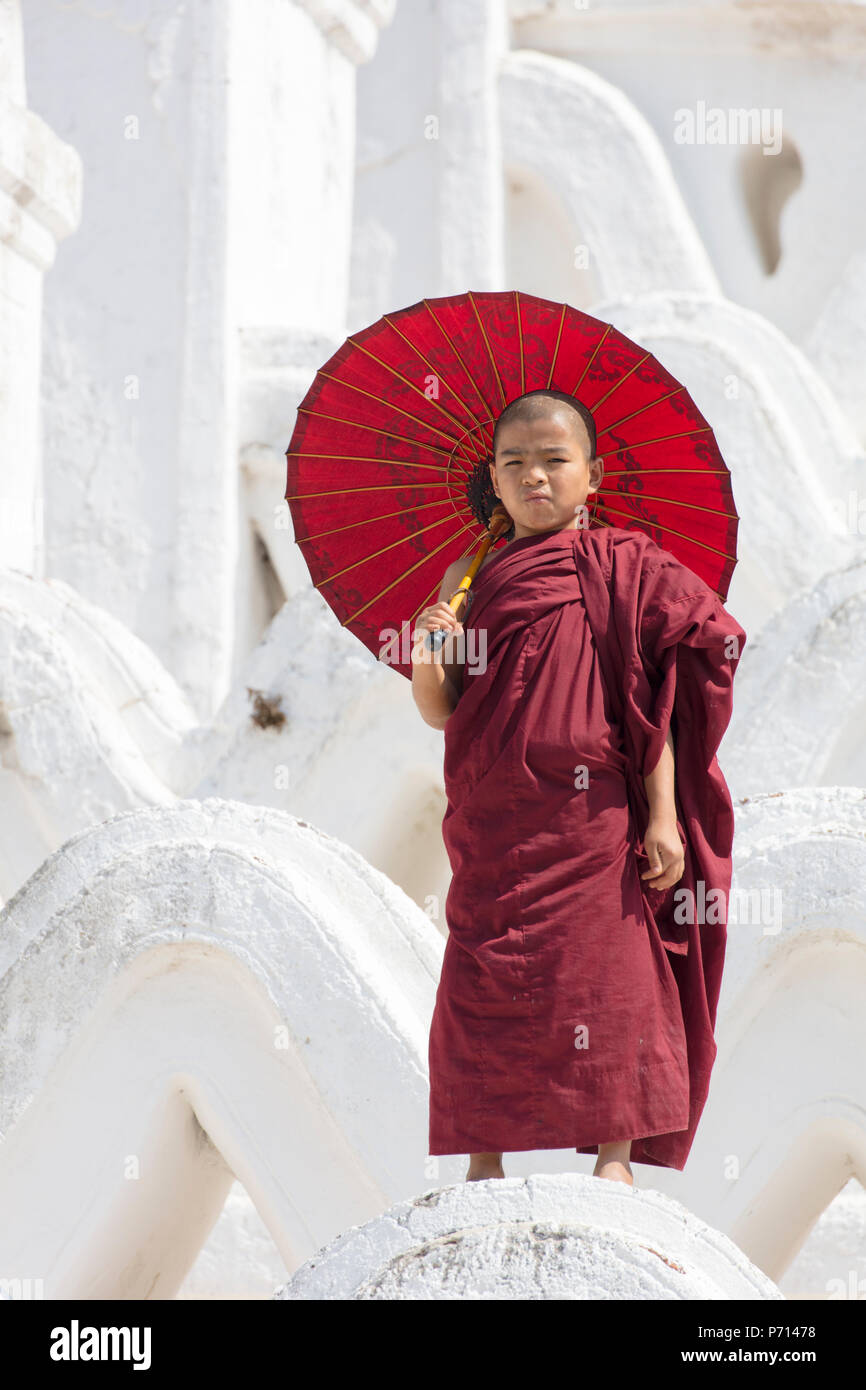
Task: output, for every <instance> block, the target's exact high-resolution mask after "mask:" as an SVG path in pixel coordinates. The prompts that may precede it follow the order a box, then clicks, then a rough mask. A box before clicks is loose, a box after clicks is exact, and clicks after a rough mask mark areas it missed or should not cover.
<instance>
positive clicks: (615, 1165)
mask: <svg viewBox="0 0 866 1390" xmlns="http://www.w3.org/2000/svg"><path fill="white" fill-rule="evenodd" d="M592 1176H593V1177H594V1178H611V1179H612V1180H613V1181H614V1182H624V1183H626V1184H627V1185H628V1186H629V1187H634V1174H633V1173H632V1171H631V1164H630V1163H621V1162H620V1160H619V1159H618V1158H607V1159H605V1161H604V1163H600V1162H599V1163H596V1165H595V1167H594V1168H593V1170H592Z"/></svg>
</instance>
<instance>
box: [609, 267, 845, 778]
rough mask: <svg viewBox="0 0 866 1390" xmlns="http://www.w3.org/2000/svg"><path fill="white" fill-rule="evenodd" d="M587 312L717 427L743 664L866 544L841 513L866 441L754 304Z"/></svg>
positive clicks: (681, 297)
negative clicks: (730, 500) (771, 629)
mask: <svg viewBox="0 0 866 1390" xmlns="http://www.w3.org/2000/svg"><path fill="white" fill-rule="evenodd" d="M591 312H592V313H593V314H596V315H598V316H599V317H600V318H602V319H604V320H610V321H611V322H613V323H614V324H615V326H616V327H617V328H618V329H619V330H620V332H621V333H624V334H625V335H626V337H629V338H632V339H633V340H634V341H635V342H638V343H640V344H641V346H643V347H645V348H647V350H648V351H650V352H652V353H653V354H654V355H655V356H657V357H658V358H659V360H660V361H662V362H663V363H664V365H665V367H667V368H668V370H669V371H671V372H672V373H673V375H674V376H675V377H676V378H677V380H678V381H680V382H682V384H683V386H685V388H686V390H687V391H688V392H689V394H690V395H691V396H692V398H693V399H694V401H695V404H696V405H697V407H698V409H699V410H700V411H701V412H702V414H703V415H704V416H705V418H706V419H707V421H708V423H710V424H711V425H712V427H713V433H714V435H715V437H716V440H717V442H718V445H719V448H720V449H721V452H722V455H723V457H724V459H725V462H726V463H727V465H728V467H729V468H730V470H731V483H732V487H733V492H734V500H735V503H736V509H737V512H738V515H739V517H740V522H739V526H738V529H737V557H738V559H737V567H736V570H735V571H734V576H733V579H732V581H731V586H730V590H729V593H728V600H727V602H728V607H729V608H730V611H731V612H732V613H733V614H735V616H736V617H737V618H738V619H739V621H740V622H741V623H742V625H743V627H744V628H745V629H746V633H747V634H748V637H749V645H747V647H746V651H745V655H744V666H745V665H746V664H748V663H749V661H750V660H751V659H752V657H751V652H750V647H751V645H752V643H753V640H754V638H755V636H756V635H757V634H758V632H759V631H760V630H761V629H762V628H763V626H764V624H765V623H767V622H768V621H769V620H770V618H771V616H772V615H773V614H774V613H775V612H777V611H779V610H780V609H781V608H783V607H784V605H785V604H786V603H787V602H788V600H789V599H790V597H791V595H792V594H796V593H798V592H800V591H801V590H803V589H807V588H810V587H811V586H812V585H814V584H816V583H817V582H818V581H819V580H820V579H821V577H822V575H823V574H824V573H825V572H826V571H827V570H830V569H836V568H838V567H839V566H840V565H841V564H844V563H845V562H846V560H848V561H850V560H853V559H854V558H856V557H857V555H858V554H862V553H863V537H862V536H858V535H857V534H856V531H854V530H853V529H852V528H850V526H849V525H848V523H847V517H848V510H849V508H848V495H849V492H850V491H851V490H852V489H856V487H857V486H858V483H859V485H860V486H861V487H862V484H863V478H864V458H863V450H862V448H861V447H860V444H859V442H858V440H857V438H856V435H855V434H854V432H853V430H852V428H851V426H850V425H849V423H848V422H847V420H846V419H845V416H844V415H843V414H842V411H841V410H840V408H839V405H838V403H837V402H836V400H835V399H834V397H833V395H832V393H831V392H830V390H829V389H828V387H827V384H826V383H825V381H824V380H823V378H822V377H821V376H819V374H818V373H817V372H816V371H815V370H814V368H813V367H812V366H811V364H810V363H809V362H808V360H807V359H806V358H805V357H804V356H803V354H802V353H801V352H800V351H799V350H798V349H797V348H796V347H795V346H794V344H793V343H792V342H791V341H790V339H788V338H786V336H785V335H784V333H781V332H780V331H779V330H778V329H777V328H776V327H775V326H774V325H773V324H772V323H770V322H769V321H768V320H767V319H765V318H763V317H762V316H761V315H760V314H756V313H754V312H752V311H751V310H749V309H743V308H741V307H740V306H739V305H738V304H733V303H731V302H730V301H729V300H725V299H722V298H721V297H715V298H714V297H709V296H706V295H701V294H680V293H654V294H646V295H639V296H637V297H635V298H633V299H630V300H628V301H625V300H622V299H618V300H606V301H604V302H603V303H601V304H594V305H593V306H592V309H591ZM739 680H740V675H739V672H738V674H737V682H738V685H737V692H738V694H737V698H735V701H734V703H735V705H736V704H737V699H738V698H739ZM846 780H847V779H846Z"/></svg>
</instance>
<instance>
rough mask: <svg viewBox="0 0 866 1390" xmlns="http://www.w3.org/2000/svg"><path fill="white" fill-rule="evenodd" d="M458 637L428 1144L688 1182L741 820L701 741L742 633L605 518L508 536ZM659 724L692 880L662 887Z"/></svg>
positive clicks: (710, 747) (726, 704) (720, 724)
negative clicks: (651, 851)
mask: <svg viewBox="0 0 866 1390" xmlns="http://www.w3.org/2000/svg"><path fill="white" fill-rule="evenodd" d="M462 623H463V628H464V633H465V643H466V646H465V655H466V665H465V667H464V674H463V682H462V692H461V694H460V698H459V700H458V702H457V705H456V707H455V709H454V712H453V713H452V714H451V716H450V718H449V719H448V721H447V723H446V725H445V754H444V777H445V790H446V793H447V809H446V812H445V817H444V820H443V823H442V835H443V839H444V842H445V847H446V849H447V852H448V857H449V862H450V865H451V871H452V877H451V884H450V887H449V890H448V896H447V899H446V904H445V916H446V924H447V928H448V933H447V939H446V943H445V952H444V956H443V962H442V972H441V977H440V981H439V986H438V989H437V993H436V1003H435V1007H434V1011H433V1017H432V1021H431V1026H430V1037H429V1050H428V1060H429V1078H430V1109H429V1152H430V1153H431V1154H449V1153H466V1154H469V1153H488V1152H499V1153H507V1152H515V1151H518V1150H533V1149H553V1148H572V1149H576V1150H577V1151H578V1152H579V1153H595V1151H596V1148H597V1146H598V1144H599V1143H610V1142H613V1141H617V1140H627V1139H631V1140H632V1147H631V1157H632V1159H634V1160H635V1161H636V1162H639V1163H648V1164H654V1165H656V1166H659V1167H670V1168H677V1169H682V1168H683V1167H684V1166H685V1161H686V1158H687V1156H688V1153H689V1150H690V1148H691V1145H692V1141H693V1139H694V1135H695V1130H696V1128H697V1125H698V1121H699V1119H700V1116H701V1113H702V1111H703V1108H704V1104H705V1101H706V1097H707V1092H708V1088H709V1081H710V1073H711V1070H712V1065H713V1062H714V1060H715V1056H716V1043H715V1038H714V1035H713V1030H714V1027H715V1020H716V1007H717V1003H718V997H719V991H720V987H721V976H722V967H723V962H724V954H725V943H726V932H727V925H726V924H727V904H728V895H729V892H730V883H731V850H732V842H733V827H734V816H733V806H732V803H731V797H730V794H729V791H728V788H727V785H726V783H725V780H724V777H723V775H722V772H721V770H720V768H719V764H718V760H717V757H716V750H717V748H718V746H719V743H720V741H721V738H722V735H723V734H724V731H725V729H726V727H727V725H728V723H729V721H730V716H731V710H732V693H733V692H732V686H733V676H734V672H735V669H736V666H737V663H738V660H739V657H740V655H741V653H742V650H743V646H744V645H745V641H746V633H745V632H744V630H743V628H742V627H740V625H739V624H738V623H737V622H736V621H735V620H734V619H733V618H732V617H731V616H730V615H729V614H728V613H727V612H726V610H725V608H724V607H723V605H722V603H721V600H720V599H719V597H718V595H717V594H715V593H714V592H713V591H712V590H711V589H710V588H709V586H708V585H707V584H706V583H704V581H703V580H701V579H700V578H699V577H698V576H697V575H695V574H694V573H693V572H692V571H691V570H690V569H688V568H687V567H686V566H685V565H683V564H681V563H680V562H679V561H678V560H677V559H676V558H675V557H674V556H673V555H672V554H671V553H670V552H669V551H667V550H664V549H662V548H661V547H660V546H658V545H657V544H656V543H655V542H654V541H653V540H651V539H650V537H648V536H647V535H646V534H644V533H643V532H639V531H634V530H629V529H624V528H621V527H613V526H611V527H608V526H591V527H589V528H586V527H581V528H578V529H572V530H563V531H552V532H543V533H540V534H537V535H532V536H525V537H521V538H519V539H517V540H514V541H512V542H510V543H509V544H508V545H506V546H505V547H504V548H503V549H502V550H500V551H497V552H496V553H495V554H494V557H493V559H492V560H489V561H488V563H487V564H486V565H485V566H484V567H483V568H482V569H481V570H480V571H479V573H478V575H477V576H476V578H475V581H474V583H473V586H472V589H471V590H470V595H469V606H468V609H466V610H465V611H464V615H463V617H462ZM669 727H670V729H671V732H672V734H673V737H674V751H675V768H676V771H675V796H676V814H677V828H678V830H679V834H680V839H681V841H682V842H683V846H684V854H685V869H684V873H683V875H682V877H681V878H680V879H679V880H678V881H677V882H676V883H675V884H673V885H671V887H669V888H667V889H662V890H660V889H655V888H652V887H650V886H649V884H648V881H647V880H642V879H641V877H640V874H641V872H642V871H643V870H645V869H647V868H648V867H649V860H648V858H647V856H646V854H645V852H644V846H643V835H644V834H645V832H646V826H647V818H648V812H649V804H648V801H647V795H646V788H645V786H644V782H643V778H644V776H646V775H647V773H649V772H652V771H653V769H654V768H655V767H656V766H657V764H658V762H659V759H660V757H661V754H662V751H663V749H664V746H665V741H666V735H667V731H668V728H669ZM684 889H685V890H687V891H688V893H690V894H691V899H690V900H689V898H688V897H687V896H684V895H683V891H682V890H684ZM689 902H691V910H689Z"/></svg>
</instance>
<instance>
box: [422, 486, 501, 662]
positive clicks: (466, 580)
mask: <svg viewBox="0 0 866 1390" xmlns="http://www.w3.org/2000/svg"><path fill="white" fill-rule="evenodd" d="M510 526H511V517H510V516H509V514H508V512H507V511H506V510H505V508H504V507H503V505H502V503H501V502H500V503H499V505H498V506H497V507H495V508H494V510H493V514H492V516H491V518H490V521H489V522H488V526H487V535H486V536H485V537H484V540H483V541H482V542H481V545H480V546H479V547H478V551H477V553H476V555H475V556H474V558H473V560H472V562H471V564H470V566H469V568H468V570H467V571H466V573H465V574H464V576H463V578H462V579H461V581H460V583H459V584H458V586H457V588H456V589H455V590H454V593H453V594H452V595H451V597H450V598H449V599H448V607H449V608H450V609H451V611H452V613H454V614H455V615H456V613H457V609H458V608H459V607H460V605H461V603H464V602H465V600H466V595H467V594H468V592H469V589H470V588H471V585H472V581H473V579H474V578H475V576H476V574H477V573H478V570H479V569H480V567H481V562H482V561H483V559H484V557H485V555H486V554H487V552H488V550H489V549H490V547H491V545H492V544H493V542H494V541H495V540H497V539H498V538H499V536H501V535H502V534H503V532H504V531H507V530H508V529H509V527H510ZM449 631H450V629H449V628H447V627H437V628H435V629H434V630H433V632H428V633H426V634H425V637H424V640H425V643H426V645H427V648H428V650H429V651H431V652H437V651H438V650H439V648H440V647H441V646H442V643H443V642H444V641H445V638H446V636H447V635H448V632H449Z"/></svg>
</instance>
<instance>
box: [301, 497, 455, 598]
mask: <svg viewBox="0 0 866 1390" xmlns="http://www.w3.org/2000/svg"><path fill="white" fill-rule="evenodd" d="M441 525H442V519H441V518H440V520H439V521H431V522H430V525H429V526H422V527H420V529H419V530H417V531H413V532H412V534H411V535H407V536H398V538H397V540H395V541H389V543H388V544H387V545H383V546H381V548H380V549H379V550H371V551H370V553H369V555H362V556H361V558H360V559H359V560H353V561H352V563H351V565H344V566H343V568H342V569H341V570H334V572H333V574H329V575H326V577H325V578H324V579H320V580H319V582H318V584H317V585H316V588H317V589H318V588H320V587H321V586H322V585H323V584H330V582H331V580H332V579H339V578H340V576H341V575H343V574H348V573H349V571H350V570H355V569H357V568H358V566H359V565H366V564H367V562H368V561H369V560H378V558H379V556H380V555H387V553H388V551H389V550H395V549H396V548H397V546H398V545H405V544H406V542H407V541H411V540H414V539H415V537H416V536H423V535H424V533H425V531H432V530H433V529H434V527H436V526H441ZM463 529H464V530H468V529H469V527H468V526H467V525H465V524H464V527H463ZM451 539H452V537H451V536H449V537H448V538H447V539H446V540H445V541H444V544H445V545H447V544H448V541H449V540H451ZM431 553H433V554H435V553H436V552H435V551H434V552H431ZM425 558H426V557H425ZM421 563H422V564H423V561H422V562H421ZM415 568H417V567H415ZM411 573H412V570H407V571H406V574H411ZM405 577H406V576H405V575H403V578H405ZM394 582H395V583H397V582H399V581H398V580H395V581H394ZM387 592H388V590H387V589H383V590H382V593H387ZM376 597H377V598H379V597H380V595H378V594H377V595H376ZM371 602H375V600H372V599H371ZM358 611H359V612H361V613H363V611H364V610H363V608H361V609H359V610H358ZM355 616H357V615H355Z"/></svg>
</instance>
